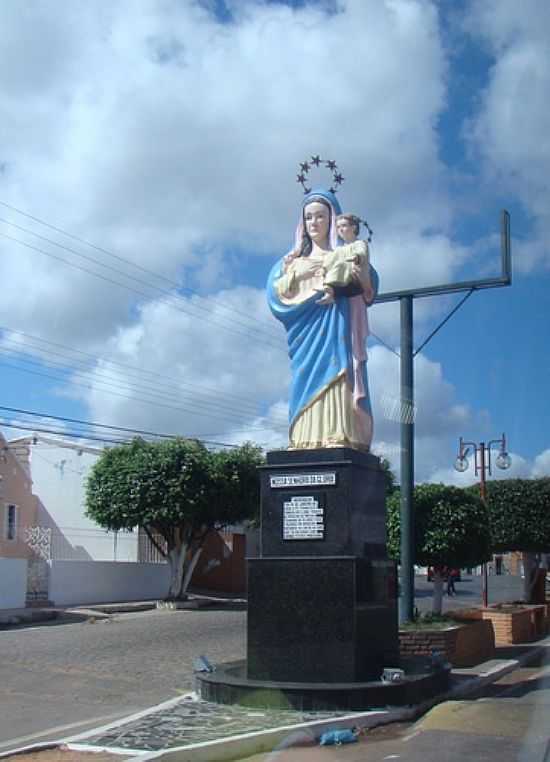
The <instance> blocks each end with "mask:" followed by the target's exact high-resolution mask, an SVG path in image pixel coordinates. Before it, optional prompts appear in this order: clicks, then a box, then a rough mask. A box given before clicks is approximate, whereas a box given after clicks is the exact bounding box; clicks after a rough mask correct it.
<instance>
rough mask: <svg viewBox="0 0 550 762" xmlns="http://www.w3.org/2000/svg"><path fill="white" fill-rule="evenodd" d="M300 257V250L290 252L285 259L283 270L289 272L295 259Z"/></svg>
mask: <svg viewBox="0 0 550 762" xmlns="http://www.w3.org/2000/svg"><path fill="white" fill-rule="evenodd" d="M299 256H300V252H299V251H298V249H293V250H292V251H289V253H288V254H287V255H286V256H285V257H283V268H284V271H285V272H286V271H287V268H288V266H289V264H290V263H291V262H292V261H293V260H294V259H296V257H299Z"/></svg>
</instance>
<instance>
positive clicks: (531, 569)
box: [522, 553, 539, 603]
mask: <svg viewBox="0 0 550 762" xmlns="http://www.w3.org/2000/svg"><path fill="white" fill-rule="evenodd" d="M522 557H523V600H524V601H525V603H531V602H532V600H533V592H534V589H535V584H536V581H537V571H538V568H539V562H538V559H537V554H536V553H523V554H522Z"/></svg>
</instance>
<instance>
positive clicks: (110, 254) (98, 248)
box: [0, 201, 276, 338]
mask: <svg viewBox="0 0 550 762" xmlns="http://www.w3.org/2000/svg"><path fill="white" fill-rule="evenodd" d="M0 204H1V205H2V206H4V207H5V208H7V209H11V211H14V212H16V213H17V214H20V215H22V216H23V217H27V218H28V219H31V220H33V221H34V222H38V223H39V224H40V225H43V226H44V227H46V228H49V229H50V230H54V231H55V232H57V233H60V234H61V235H64V236H67V237H68V238H70V239H72V240H74V241H77V242H78V243H82V244H84V245H85V246H89V247H90V248H92V249H95V250H96V251H99V252H101V253H102V254H106V255H107V256H108V257H111V258H113V259H115V260H117V261H119V262H122V263H124V264H126V265H129V266H130V267H133V268H135V269H136V270H139V271H141V272H143V273H145V274H147V275H151V276H153V277H154V278H157V279H159V280H161V281H163V282H164V283H167V284H168V285H170V286H171V287H173V288H176V289H177V290H178V291H180V290H181V291H184V292H186V293H189V294H192V295H195V296H197V297H199V299H205V297H202V296H201V295H200V294H199V293H198V292H197V291H195V290H194V289H192V288H189V287H188V286H182V285H181V284H179V283H177V282H176V281H174V280H172V279H170V278H167V277H166V276H164V275H161V274H160V273H156V272H154V271H153V270H150V269H148V268H146V267H143V266H142V265H139V264H136V263H135V262H132V261H131V260H129V259H126V258H125V257H121V256H120V255H118V254H114V253H113V252H112V251H109V250H108V249H105V248H102V247H101V246H97V245H96V244H93V243H91V242H89V241H86V240H85V239H83V238H79V237H78V236H75V235H73V234H72V233H69V232H68V231H66V230H63V229H62V228H60V227H56V226H55V225H51V224H50V223H48V222H46V221H44V220H41V219H40V218H38V217H34V216H33V215H31V214H28V213H27V212H24V211H22V210H21V209H18V208H17V207H14V206H11V205H10V204H8V203H6V202H5V201H0ZM0 222H4V223H5V224H6V225H10V226H12V227H15V228H17V229H18V230H21V231H23V232H26V233H29V234H30V235H34V236H36V237H37V238H40V239H41V240H43V241H47V242H48V243H51V244H53V245H54V246H58V247H59V248H62V249H65V250H66V251H70V252H72V253H73V254H76V255H77V256H81V257H83V258H88V259H91V261H93V262H95V263H96V264H99V265H100V266H102V267H106V268H108V269H110V270H113V269H114V268H112V267H110V266H109V265H105V264H104V263H102V262H98V261H97V260H95V259H92V258H89V257H86V255H84V254H81V253H79V252H77V251H75V250H74V249H71V248H69V247H67V246H64V245H63V244H60V243H59V242H57V241H52V240H51V239H49V238H47V237H46V236H43V235H41V234H40V233H36V232H35V231H33V230H29V229H28V228H24V227H22V226H21V225H17V224H16V223H14V222H10V221H9V220H6V219H3V218H0ZM114 271H115V272H120V273H122V274H123V275H125V277H128V278H132V279H133V280H135V278H134V277H133V276H130V275H128V274H127V273H124V272H123V271H120V270H116V269H115V270H114ZM138 282H140V283H145V285H148V286H149V287H151V288H156V289H158V290H161V291H164V292H165V293H169V292H167V291H166V289H160V288H159V287H158V286H154V285H153V284H149V283H147V282H145V281H141V280H138ZM205 300H206V299H205ZM212 301H215V302H216V303H219V306H220V307H222V309H225V310H227V311H228V312H232V313H234V314H235V315H239V316H241V317H244V318H245V319H246V320H247V321H250V315H248V314H247V313H245V312H242V311H241V310H238V309H236V308H235V307H232V306H231V305H228V304H224V303H223V302H219V301H218V300H212ZM203 309H206V308H203ZM266 325H267V324H266ZM253 330H255V331H258V332H260V333H265V334H267V335H270V336H271V337H272V338H273V337H275V336H276V333H275V331H274V330H273V329H272V327H271V326H269V330H264V329H262V328H258V327H257V326H254V327H253Z"/></svg>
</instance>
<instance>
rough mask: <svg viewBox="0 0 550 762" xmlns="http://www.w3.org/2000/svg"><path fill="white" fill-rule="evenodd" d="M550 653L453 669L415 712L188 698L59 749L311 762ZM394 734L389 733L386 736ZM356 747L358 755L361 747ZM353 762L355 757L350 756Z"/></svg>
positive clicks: (549, 648) (537, 649) (527, 647)
mask: <svg viewBox="0 0 550 762" xmlns="http://www.w3.org/2000/svg"><path fill="white" fill-rule="evenodd" d="M546 654H548V657H549V658H550V637H547V638H545V639H544V640H541V641H538V642H537V643H530V644H524V645H518V646H512V647H505V648H499V649H497V658H496V659H491V660H490V661H488V662H485V663H483V664H480V665H478V666H476V667H470V668H461V669H454V670H453V671H452V673H451V675H452V679H451V688H450V690H449V691H448V692H447V693H446V694H444V695H440V696H436V697H434V698H433V699H430V700H429V701H427V702H425V703H424V704H422V705H418V706H410V707H395V708H392V707H385V708H376V709H370V710H365V711H362V712H356V713H353V714H350V713H348V714H344V713H342V712H298V711H291V710H269V709H249V708H247V707H240V706H227V705H216V704H211V703H208V702H204V701H201V700H199V699H198V697H197V696H196V695H195V694H187V695H185V696H182V697H181V698H176V699H172V700H170V701H167V702H164V703H163V704H160V705H158V706H155V707H151V708H150V709H148V710H145V711H143V712H140V713H139V714H136V715H133V716H130V717H126V718H124V719H123V720H119V721H117V722H113V723H111V724H109V725H106V726H104V727H101V728H96V729H95V730H92V731H87V732H86V733H83V734H80V735H78V736H73V737H70V738H65V739H61V740H60V741H59V744H63V745H65V746H66V747H67V748H69V749H71V750H73V751H81V752H110V753H113V754H126V755H128V756H130V757H132V758H135V759H137V758H142V759H144V760H145V759H147V760H149V759H152V758H155V759H165V760H168V759H170V761H171V762H187V760H189V761H190V762H215V761H217V760H222V759H235V760H236V759H244V758H246V757H248V756H252V755H255V754H258V755H259V754H267V753H270V752H272V751H273V750H274V749H282V748H286V747H288V746H294V745H300V746H303V745H304V744H305V745H306V746H309V747H310V748H309V752H308V753H307V754H308V756H306V757H305V759H310V758H311V759H314V758H315V754H318V753H319V749H318V748H317V744H318V739H319V737H320V735H321V734H322V733H323V732H325V731H326V730H328V729H334V728H351V727H355V728H359V729H362V730H365V731H366V730H372V729H373V728H377V727H381V726H384V725H389V724H390V723H411V722H414V721H416V720H418V719H419V718H420V717H422V716H423V715H425V714H426V713H427V712H429V711H430V710H431V709H433V708H434V707H435V706H436V705H438V704H443V703H444V702H450V703H451V704H457V702H458V703H460V702H462V701H464V700H465V699H470V700H472V699H475V698H476V696H477V695H479V693H480V692H481V691H482V690H483V689H484V688H486V687H487V686H488V685H490V684H492V683H495V682H496V681H498V680H500V679H502V678H503V677H505V676H506V675H509V674H510V673H511V672H513V671H514V670H516V669H518V668H519V667H521V666H523V665H526V664H528V663H532V662H533V661H535V660H537V659H538V660H540V661H545V658H546ZM380 732H381V731H380ZM392 732H394V731H393V730H392V729H388V733H390V734H391V733H392ZM345 748H346V750H347V749H348V748H349V749H350V750H351V749H352V747H351V746H350V747H345ZM354 748H356V749H359V748H361V744H359V745H355V747H354ZM302 751H304V749H303V748H302V749H296V750H293V749H287V750H286V751H285V759H286V758H287V756H286V755H287V754H288V759H289V760H291V759H292V760H294V759H296V760H299V759H302V756H301V752H302ZM323 751H325V750H323ZM346 753H348V752H346ZM328 755H329V752H328V751H327V752H326V754H325V756H326V757H327V758H329V759H330V758H332V757H330V756H328ZM0 756H1V755H0ZM261 758H262V757H258V759H261ZM338 758H340V757H338ZM348 758H349V759H354V758H355V757H354V756H353V752H351V756H349V757H348Z"/></svg>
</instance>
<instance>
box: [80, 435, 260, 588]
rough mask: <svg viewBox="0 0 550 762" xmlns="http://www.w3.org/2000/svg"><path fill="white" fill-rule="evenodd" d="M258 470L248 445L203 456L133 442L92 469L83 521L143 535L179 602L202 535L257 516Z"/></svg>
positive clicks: (179, 447) (183, 447)
mask: <svg viewBox="0 0 550 762" xmlns="http://www.w3.org/2000/svg"><path fill="white" fill-rule="evenodd" d="M261 462H262V455H261V451H260V449H259V448H257V447H254V446H253V445H250V444H247V445H244V446H242V447H239V448H235V449H232V450H230V451H221V452H210V451H209V450H207V449H206V447H204V445H202V444H201V443H200V442H197V441H194V440H187V439H173V440H166V441H163V442H146V441H144V440H143V439H135V440H133V441H132V442H131V443H130V444H128V445H123V446H120V447H114V448H112V449H109V450H106V451H105V452H104V453H103V454H102V456H101V457H100V458H99V460H98V461H97V462H96V464H95V465H94V467H93V469H92V471H91V472H90V475H89V478H88V481H87V487H86V514H87V515H88V516H89V517H90V518H92V519H93V520H94V521H96V522H97V523H98V524H99V525H100V526H103V527H105V528H106V529H110V530H120V529H125V530H129V531H131V530H133V529H135V527H137V526H141V527H143V529H144V530H145V532H146V533H147V535H148V537H149V538H150V540H151V542H152V543H153V544H154V545H155V546H156V547H157V549H158V550H159V552H160V553H161V554H162V555H163V556H164V557H165V558H166V559H167V560H168V563H169V565H170V587H169V590H168V597H169V598H174V599H175V598H182V597H185V594H186V590H187V587H188V585H189V582H190V579H191V575H192V573H193V569H194V568H195V565H196V563H197V560H198V558H199V556H200V553H201V550H202V547H203V544H204V541H205V539H206V537H207V536H208V534H209V533H210V532H212V531H215V530H218V529H222V528H223V527H224V526H227V525H228V524H232V523H236V522H239V521H243V520H246V519H250V518H253V517H254V515H255V513H256V512H257V511H258V507H259V477H258V474H257V467H258V465H260V463H261ZM159 537H160V538H162V540H163V542H159V539H158V538H159Z"/></svg>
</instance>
